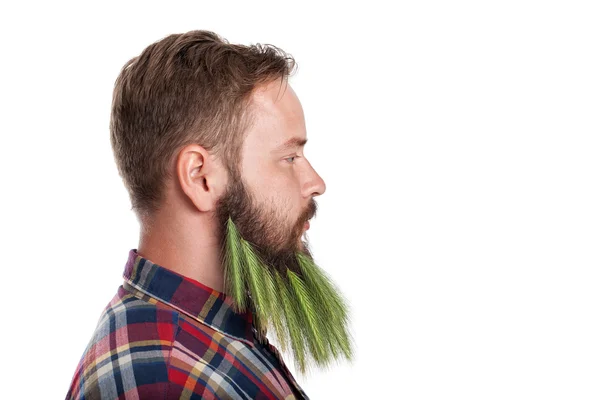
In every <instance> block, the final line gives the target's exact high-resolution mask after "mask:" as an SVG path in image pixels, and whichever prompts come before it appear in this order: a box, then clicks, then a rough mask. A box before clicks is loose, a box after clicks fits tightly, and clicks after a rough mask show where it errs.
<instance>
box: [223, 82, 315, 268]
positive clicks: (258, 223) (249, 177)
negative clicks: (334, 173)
mask: <svg viewBox="0 0 600 400" xmlns="http://www.w3.org/2000/svg"><path fill="white" fill-rule="evenodd" d="M253 104H254V108H253V110H254V111H253V112H254V113H255V123H254V125H253V126H252V128H250V130H249V131H248V133H247V136H246V138H245V141H244V144H243V148H242V159H241V160H240V163H239V165H238V167H239V169H240V171H241V176H237V174H236V173H234V175H233V176H230V177H229V178H230V181H229V187H228V190H227V192H226V193H225V194H224V195H223V196H222V197H221V199H220V200H219V204H218V206H217V214H218V217H219V222H220V226H221V227H223V226H224V225H225V223H226V221H227V218H228V217H229V216H231V218H232V220H233V221H234V223H235V224H236V226H237V228H238V230H239V232H240V235H241V237H242V238H244V239H245V240H246V241H248V242H250V243H251V244H252V245H254V247H255V249H256V251H257V253H259V254H260V255H261V256H262V257H263V259H264V260H265V261H266V262H267V263H269V264H270V265H271V266H272V267H273V268H277V269H279V270H280V271H285V269H284V268H286V267H287V268H292V269H293V270H294V269H295V268H294V265H293V264H295V261H294V260H295V257H294V253H295V252H296V251H301V252H303V253H305V254H306V255H308V256H310V251H309V248H308V242H307V241H306V240H304V241H303V240H302V237H303V235H304V233H305V231H306V226H305V224H306V222H307V221H308V220H309V219H311V218H313V217H314V216H315V214H316V211H317V204H316V202H315V200H314V199H313V197H314V196H318V195H321V194H323V193H324V192H325V182H324V181H323V179H321V177H320V176H319V175H318V174H317V173H316V172H315V170H314V169H313V168H312V166H311V165H310V163H309V162H308V160H307V159H306V157H305V156H304V152H303V145H302V142H305V141H306V126H305V122H304V113H303V110H302V106H301V105H300V101H299V100H298V97H297V96H296V94H295V92H294V91H293V90H292V88H291V87H290V86H289V85H287V87H286V83H285V82H284V83H283V84H282V86H281V87H280V81H276V82H273V83H270V84H268V85H265V86H264V87H263V88H261V89H259V90H258V91H257V92H256V93H255V94H254V96H253Z"/></svg>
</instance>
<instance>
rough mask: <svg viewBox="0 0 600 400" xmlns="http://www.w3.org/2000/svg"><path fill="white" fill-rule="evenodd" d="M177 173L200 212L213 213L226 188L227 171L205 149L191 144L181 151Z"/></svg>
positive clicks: (180, 182) (183, 187)
mask: <svg viewBox="0 0 600 400" xmlns="http://www.w3.org/2000/svg"><path fill="white" fill-rule="evenodd" d="M175 171H176V174H177V180H178V181H179V184H180V185H181V189H182V190H183V192H184V193H185V194H186V195H187V196H188V197H189V199H190V200H191V201H192V203H193V204H194V205H195V206H196V208H198V210H200V211H212V210H214V208H215V205H216V203H217V201H218V199H219V197H220V196H221V194H222V192H223V191H224V189H225V187H226V175H225V169H224V168H222V166H221V165H220V164H219V163H218V162H217V159H216V158H215V157H213V156H212V155H211V154H210V153H209V152H208V151H207V150H206V149H205V148H204V147H202V146H199V145H197V144H190V145H187V146H185V147H184V148H183V149H181V150H180V151H179V154H178V155H177V162H176V167H175Z"/></svg>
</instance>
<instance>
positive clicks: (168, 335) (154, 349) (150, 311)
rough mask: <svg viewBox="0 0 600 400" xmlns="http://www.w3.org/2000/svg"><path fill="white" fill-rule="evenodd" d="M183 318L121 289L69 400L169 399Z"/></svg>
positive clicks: (88, 350) (77, 375) (102, 319)
mask: <svg viewBox="0 0 600 400" xmlns="http://www.w3.org/2000/svg"><path fill="white" fill-rule="evenodd" d="M179 318H180V317H179V312H178V311H177V310H175V309H172V308H170V307H168V306H165V305H164V304H162V303H156V302H152V301H150V300H148V299H143V298H139V297H136V296H134V295H133V294H131V293H129V292H126V291H124V290H123V289H122V287H121V288H119V292H118V294H117V295H116V296H115V297H114V298H113V299H112V300H111V302H110V303H109V304H108V306H107V307H106V308H105V309H104V311H103V312H102V314H101V316H100V319H99V321H98V324H97V326H96V329H95V331H94V333H93V335H92V338H91V340H90V342H89V343H88V345H87V347H86V349H85V351H84V353H83V356H82V357H81V360H80V362H79V364H78V366H77V369H76V371H75V374H74V376H73V379H72V382H71V386H70V388H69V392H68V393H67V399H86V398H94V399H96V398H97V399H116V398H119V397H122V395H124V394H125V393H130V394H134V393H135V394H137V395H138V397H139V398H143V399H166V398H167V397H166V393H167V392H168V390H169V386H170V382H169V373H168V370H169V363H170V356H171V352H172V349H173V342H174V340H175V336H176V335H177V332H178V329H179Z"/></svg>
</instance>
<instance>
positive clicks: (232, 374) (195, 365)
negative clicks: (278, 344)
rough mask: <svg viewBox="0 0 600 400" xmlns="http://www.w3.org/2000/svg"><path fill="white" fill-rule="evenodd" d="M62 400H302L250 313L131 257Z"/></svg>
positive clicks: (206, 289)
mask: <svg viewBox="0 0 600 400" xmlns="http://www.w3.org/2000/svg"><path fill="white" fill-rule="evenodd" d="M123 277H124V278H125V281H124V282H123V285H121V286H119V288H118V290H117V294H116V295H115V297H114V298H113V299H112V300H111V301H110V303H109V304H108V305H107V306H106V308H105V309H104V311H103V313H102V315H101V316H100V319H99V321H98V325H97V327H96V330H95V332H94V334H93V336H92V339H91V340H90V342H89V344H88V345H87V348H86V349H85V352H84V353H83V356H82V358H81V360H80V362H79V365H78V366H77V369H76V371H75V374H74V376H73V380H72V382H71V386H70V388H69V392H68V393H67V396H66V398H67V399H142V400H143V399H294V398H300V399H306V398H308V397H307V396H306V394H305V393H304V392H303V391H302V389H301V388H300V386H299V385H298V384H297V383H296V381H295V379H294V377H293V376H292V374H291V373H290V371H289V370H288V368H287V367H286V366H285V363H284V361H283V360H282V358H281V355H280V353H279V352H278V351H277V349H276V348H275V347H274V346H273V345H271V344H270V343H269V342H268V340H267V342H266V344H265V345H263V344H261V343H260V342H259V341H258V340H257V339H256V336H255V333H256V330H255V328H254V326H253V325H252V313H251V312H250V311H249V312H247V313H246V314H237V313H235V312H233V310H232V309H231V304H232V303H231V298H230V297H228V296H225V295H224V294H223V293H220V292H217V291H215V290H212V289H211V288H209V287H207V286H205V285H203V284H201V283H200V282H198V281H195V280H193V279H189V278H187V277H184V276H182V275H180V274H177V273H176V272H174V271H171V270H169V269H167V268H164V267H162V266H160V265H158V264H154V263H152V262H151V261H150V260H147V259H145V258H143V257H142V256H140V255H139V254H138V253H137V249H132V250H130V251H129V259H128V260H127V263H126V265H125V272H124V273H123Z"/></svg>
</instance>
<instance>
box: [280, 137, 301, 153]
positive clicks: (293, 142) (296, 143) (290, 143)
mask: <svg viewBox="0 0 600 400" xmlns="http://www.w3.org/2000/svg"><path fill="white" fill-rule="evenodd" d="M306 142H308V139H306V138H305V139H302V138H299V137H293V138H291V139H288V140H287V141H286V142H285V143H283V144H281V145H279V146H277V148H276V149H275V150H273V152H274V153H278V152H280V151H284V150H287V149H291V148H296V147H302V146H304V145H305V144H306Z"/></svg>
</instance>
